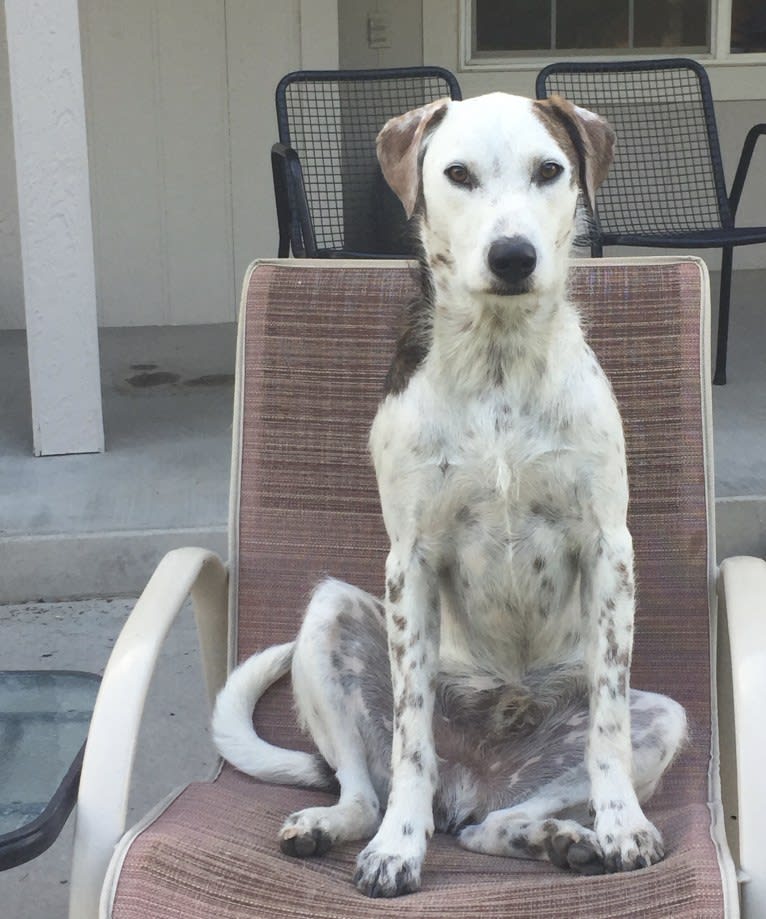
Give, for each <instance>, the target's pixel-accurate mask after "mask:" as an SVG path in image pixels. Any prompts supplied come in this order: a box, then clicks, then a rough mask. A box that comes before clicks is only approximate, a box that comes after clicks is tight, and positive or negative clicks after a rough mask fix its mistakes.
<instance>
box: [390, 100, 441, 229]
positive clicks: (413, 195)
mask: <svg viewBox="0 0 766 919" xmlns="http://www.w3.org/2000/svg"><path fill="white" fill-rule="evenodd" d="M449 101H450V100H449V99H439V100H437V101H436V102H429V103H428V104H427V105H423V106H421V107H420V108H416V109H413V110H412V111H411V112H407V113H405V114H404V115H398V116H397V117H396V118H391V119H390V120H389V121H387V122H386V123H385V125H384V126H383V129H382V131H381V132H380V134H378V138H377V142H376V148H377V152H378V161H379V162H380V168H381V171H382V172H383V175H384V176H385V179H386V181H387V182H388V184H389V185H390V186H391V188H392V189H393V190H394V191H395V192H396V195H397V196H398V198H399V200H400V201H401V202H402V204H403V205H404V210H405V212H406V214H407V216H408V217H412V212H413V211H414V210H415V202H416V201H417V198H418V190H419V186H420V175H419V154H420V148H421V146H422V144H423V140H424V139H425V137H426V136H427V133H428V132H430V131H432V130H433V129H434V128H435V127H436V125H437V124H439V122H440V121H441V120H442V118H444V116H445V115H446V114H447V105H448V103H449Z"/></svg>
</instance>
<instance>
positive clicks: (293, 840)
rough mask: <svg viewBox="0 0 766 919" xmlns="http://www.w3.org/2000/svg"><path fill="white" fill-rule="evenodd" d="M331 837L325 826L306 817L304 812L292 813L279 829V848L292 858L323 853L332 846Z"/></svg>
mask: <svg viewBox="0 0 766 919" xmlns="http://www.w3.org/2000/svg"><path fill="white" fill-rule="evenodd" d="M332 843H333V839H332V836H331V835H330V833H329V832H328V830H327V828H326V827H322V826H321V825H320V824H319V822H318V821H313V820H310V819H308V818H307V817H306V816H305V815H304V814H302V813H300V812H299V813H297V814H293V815H292V817H288V818H287V820H286V821H285V823H284V825H283V826H282V829H281V830H280V831H279V848H280V849H281V850H282V851H283V852H284V853H285V855H292V856H293V857H294V858H309V857H310V856H312V855H324V854H325V852H327V851H328V850H329V849H330V847H331V846H332Z"/></svg>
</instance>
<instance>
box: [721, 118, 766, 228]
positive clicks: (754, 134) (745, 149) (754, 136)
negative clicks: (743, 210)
mask: <svg viewBox="0 0 766 919" xmlns="http://www.w3.org/2000/svg"><path fill="white" fill-rule="evenodd" d="M762 134H766V124H756V125H753V127H752V128H750V130H749V131H748V132H747V137H746V138H745V143H744V144H743V145H742V153H740V155H739V163H738V164H737V171H736V173H735V174H734V181H733V182H732V184H731V194H730V195H729V209H730V210H731V219H732V220H734V218H735V216H736V214H737V208H738V207H739V199H740V198H741V197H742V189H743V188H744V186H745V179H746V178H747V171H748V169H749V168H750V160H751V159H752V158H753V151H754V150H755V145H756V142H757V141H758V138H759V137H760V136H761V135H762Z"/></svg>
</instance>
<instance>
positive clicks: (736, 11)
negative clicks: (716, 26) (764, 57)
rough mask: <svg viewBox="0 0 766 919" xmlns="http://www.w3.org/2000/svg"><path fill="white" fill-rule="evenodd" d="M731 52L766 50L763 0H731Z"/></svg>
mask: <svg viewBox="0 0 766 919" xmlns="http://www.w3.org/2000/svg"><path fill="white" fill-rule="evenodd" d="M730 47H731V53H732V54H748V53H752V52H757V51H766V3H764V2H763V0H732V5H731V45H730Z"/></svg>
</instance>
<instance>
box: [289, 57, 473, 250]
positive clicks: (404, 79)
mask: <svg viewBox="0 0 766 919" xmlns="http://www.w3.org/2000/svg"><path fill="white" fill-rule="evenodd" d="M444 97H451V98H453V99H460V98H461V96H460V87H459V86H458V83H457V80H456V79H455V77H454V76H453V75H452V74H451V73H450V72H449V71H448V70H444V69H443V68H441V67H408V68H396V69H381V70H338V71H332V70H320V71H316V70H315V71H297V72H295V73H290V74H288V75H287V76H285V77H283V79H282V80H281V81H280V83H279V85H278V87H277V93H276V103H277V123H278V127H279V139H280V141H281V142H282V143H284V144H288V145H289V146H291V147H293V149H295V150H296V151H297V153H298V155H299V157H300V161H301V168H302V171H303V183H304V186H305V189H306V197H307V199H308V206H309V212H310V214H311V218H312V223H313V229H314V237H315V240H316V246H317V249H318V250H319V251H320V252H322V251H346V252H358V253H370V254H373V253H374V254H378V255H381V254H382V255H385V254H399V255H402V254H406V253H408V252H410V251H411V245H410V243H409V240H407V238H406V234H405V226H406V218H405V215H404V210H403V208H402V207H401V205H400V203H399V201H398V200H397V198H396V197H395V195H394V194H393V192H391V190H390V189H389V188H388V185H387V184H386V182H385V180H384V179H383V176H382V174H381V172H380V168H379V166H378V162H377V159H376V155H375V138H376V136H377V134H378V132H379V131H380V129H381V128H382V127H383V125H384V124H385V122H386V121H387V120H388V119H389V118H392V117H393V116H395V115H401V114H403V113H404V112H408V111H409V110H410V109H413V108H417V107H418V106H421V105H425V104H426V103H427V102H433V101H434V100H436V99H442V98H444Z"/></svg>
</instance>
